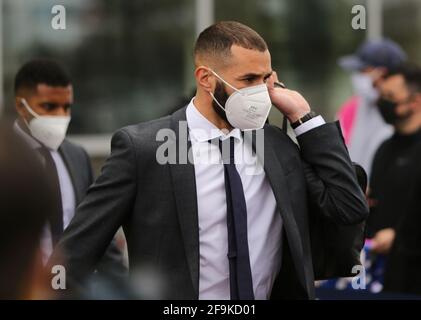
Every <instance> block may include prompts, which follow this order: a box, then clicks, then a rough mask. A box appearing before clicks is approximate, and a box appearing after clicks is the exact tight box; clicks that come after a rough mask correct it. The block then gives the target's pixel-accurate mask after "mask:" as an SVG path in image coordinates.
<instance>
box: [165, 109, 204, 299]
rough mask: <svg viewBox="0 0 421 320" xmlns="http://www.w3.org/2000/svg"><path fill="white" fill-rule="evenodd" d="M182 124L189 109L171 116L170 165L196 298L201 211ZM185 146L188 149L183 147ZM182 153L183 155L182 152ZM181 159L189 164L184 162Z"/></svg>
mask: <svg viewBox="0 0 421 320" xmlns="http://www.w3.org/2000/svg"><path fill="white" fill-rule="evenodd" d="M180 121H186V107H184V108H182V109H180V110H178V111H176V112H175V113H174V114H173V115H172V116H171V128H172V130H173V131H174V132H175V140H174V141H173V143H175V148H176V150H177V152H176V154H177V158H176V164H171V165H170V171H171V175H172V183H173V189H174V195H175V201H176V206H177V214H178V219H179V221H180V227H181V232H182V237H183V241H184V248H185V250H186V257H187V262H188V266H189V270H190V274H191V279H192V282H193V288H194V291H195V295H196V297H198V296H199V222H198V209H197V193H196V178H195V171H194V164H192V163H190V162H189V161H187V160H186V159H188V158H187V157H186V156H187V154H186V152H185V150H186V147H185V146H187V151H189V152H191V143H190V141H189V140H188V132H187V122H185V126H184V125H181V126H179V123H180ZM183 144H184V147H183ZM180 151H181V152H180ZM180 156H181V158H184V160H186V163H184V162H181V161H180Z"/></svg>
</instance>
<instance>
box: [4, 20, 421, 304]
mask: <svg viewBox="0 0 421 320" xmlns="http://www.w3.org/2000/svg"><path fill="white" fill-rule="evenodd" d="M194 57H195V70H194V76H195V79H196V85H197V91H196V94H195V97H194V98H193V99H192V100H191V101H190V102H189V104H188V106H187V107H184V106H181V105H180V108H179V109H178V110H177V111H175V112H174V113H173V114H172V115H170V116H168V117H164V118H161V119H159V120H155V121H152V122H148V123H141V124H137V125H133V126H129V127H126V128H123V129H121V130H119V131H117V133H116V134H115V135H114V136H113V139H112V142H111V145H112V152H111V155H110V157H109V158H108V159H107V160H106V162H105V164H104V167H103V168H102V170H101V174H100V175H99V177H97V178H96V179H95V178H94V175H93V171H92V168H91V164H90V159H89V156H88V155H87V153H86V151H85V150H84V149H83V148H81V147H80V146H76V145H74V144H73V143H71V142H69V141H68V140H67V139H66V133H67V128H68V125H69V122H70V120H71V108H72V105H73V101H74V97H73V90H74V86H73V84H72V81H71V80H70V77H69V76H68V74H67V73H66V72H65V71H64V69H63V68H62V67H61V66H60V64H59V63H57V62H54V61H52V60H47V59H36V60H32V61H29V62H27V63H25V64H24V65H23V66H22V67H21V68H20V70H18V71H17V73H16V77H15V87H14V95H15V101H14V102H15V109H16V114H17V117H16V120H15V121H14V122H6V121H3V122H2V127H1V134H0V150H2V151H1V153H0V197H1V201H0V225H2V226H3V230H4V232H2V233H1V236H0V237H1V239H2V241H0V256H1V259H0V271H1V272H0V279H1V281H0V298H2V299H55V298H75V297H76V298H111V299H112V298H116V299H118V298H127V299H131V298H139V299H140V298H146V299H148V298H149V299H151V298H152V299H161V298H162V299H234V300H236V299H245V300H251V299H269V298H273V299H276V298H295V299H312V298H315V294H314V290H315V288H314V283H315V280H318V274H319V268H318V267H317V265H318V264H317V260H318V259H319V257H318V256H317V254H315V252H319V251H317V250H316V249H317V248H315V246H316V244H315V243H316V242H313V241H310V238H311V237H314V234H318V233H317V232H316V231H315V229H316V228H319V225H316V224H314V223H313V216H314V215H318V216H319V217H320V218H321V219H325V220H326V221H329V223H333V224H335V225H338V226H339V225H357V224H361V223H363V224H364V226H365V227H364V228H362V229H361V230H362V231H361V232H363V233H361V234H359V235H358V236H361V237H363V238H364V239H365V248H364V252H365V257H363V259H362V260H361V261H362V263H363V264H364V265H365V266H366V269H367V272H368V273H367V274H368V276H367V281H368V282H369V289H368V290H370V291H371V292H380V291H383V292H390V293H395V294H410V295H420V296H421V275H420V274H419V272H418V268H421V249H420V248H421V214H420V210H421V203H419V202H420V201H421V200H420V199H421V198H420V197H419V193H420V192H421V167H420V166H419V165H418V164H419V162H418V161H421V69H420V67H418V66H416V65H415V64H412V63H409V62H408V58H407V56H406V54H405V53H404V51H403V50H402V49H401V48H400V47H399V45H398V44H396V43H395V42H393V41H391V40H388V39H384V40H377V41H368V42H365V43H364V44H363V45H362V46H361V47H360V48H359V49H358V50H357V52H356V53H355V54H353V55H350V56H346V57H344V58H343V59H341V60H340V62H339V63H340V65H341V66H342V67H343V68H344V69H345V70H347V71H348V72H350V73H351V74H352V85H353V87H354V90H355V95H354V96H353V97H351V98H350V99H349V100H348V101H347V102H346V103H345V104H344V105H343V106H342V107H341V108H339V111H338V115H337V117H338V120H339V123H340V126H339V125H338V124H337V123H326V122H325V121H324V119H323V117H322V116H320V115H317V114H315V113H314V112H313V111H311V108H310V105H311V103H308V102H307V101H306V99H305V98H304V97H303V96H302V95H301V94H299V93H298V92H295V91H292V90H289V89H287V88H286V87H285V85H284V84H283V83H282V82H280V81H279V79H278V77H277V74H276V72H274V71H273V70H272V66H271V61H270V53H269V49H268V47H267V44H266V43H265V41H264V40H263V38H261V36H260V35H258V34H257V33H256V32H255V31H254V30H252V29H250V28H249V27H247V26H245V25H243V24H240V23H237V22H219V23H216V24H214V25H212V26H210V27H209V28H207V29H206V30H204V31H203V32H202V33H201V34H200V36H199V37H198V39H197V41H196V45H195V51H194ZM272 105H273V106H274V107H276V108H277V109H278V110H279V111H280V112H281V113H282V114H283V115H284V116H285V117H286V118H287V119H288V120H289V122H290V124H291V126H292V128H293V129H294V130H293V131H294V135H295V136H296V137H297V141H298V145H299V147H297V145H296V144H295V143H294V142H293V140H292V139H291V138H290V137H288V135H287V134H286V133H285V132H284V131H282V130H280V129H279V128H277V127H276V126H273V125H271V124H269V123H268V121H267V117H268V114H269V110H270V108H271V106H272ZM182 122H184V123H186V122H187V125H188V132H187V130H186V133H185V134H189V139H188V141H189V145H190V146H191V147H192V150H193V153H192V154H193V158H194V160H195V161H194V163H193V164H192V163H187V164H184V163H183V164H177V163H176V164H170V165H168V164H167V165H162V164H159V163H157V161H156V152H157V149H159V148H160V146H161V144H160V143H158V142H159V141H158V140H157V139H156V137H157V134H158V132H159V130H161V129H174V131H175V132H176V133H177V134H180V132H181V131H182V130H181V129H180V128H179V126H178V125H179V124H180V123H182ZM250 130H251V131H259V130H261V131H264V133H265V138H264V139H265V151H264V152H265V153H264V155H265V156H264V163H263V167H264V170H261V172H260V173H259V174H254V175H250V174H247V172H248V170H249V169H250V163H253V161H251V162H250V161H248V160H253V159H254V158H253V153H254V152H255V149H256V148H255V146H254V145H253V143H251V144H248V142H247V139H246V135H245V134H244V132H247V131H250ZM177 139H178V137H177ZM180 139H181V138H180ZM215 139H216V140H218V141H219V148H218V143H216V144H215V143H209V142H211V141H214V140H215ZM186 141H187V139H186ZM228 143H229V144H228ZM224 145H225V146H226V147H227V148H225V149H228V150H230V155H231V156H230V157H228V158H225V157H224V155H225V154H224V150H225V149H224V147H223V146H224ZM169 150H171V148H169ZM240 150H243V152H244V154H242V156H243V157H245V160H244V162H238V161H237V160H238V158H237V157H238V153H239V152H240ZM204 151H206V152H209V153H210V154H211V155H212V157H213V158H217V159H219V160H221V161H222V162H220V163H219V165H215V164H208V163H202V162H200V161H199V160H200V159H198V158H197V157H199V155H200V154H201V152H204ZM177 152H181V151H177ZM234 155H235V163H234V162H232V160H234ZM178 156H179V154H178V153H177V159H178V158H179V157H178ZM181 158H182V156H181V155H180V159H181ZM259 161H262V160H261V159H259ZM259 161H257V162H259ZM357 164H358V165H360V166H362V168H364V170H365V172H366V175H367V177H368V187H367V189H366V190H364V189H365V185H366V184H367V183H365V182H364V183H362V182H361V181H362V180H361V179H360V177H363V178H362V179H363V180H364V178H365V177H364V171H361V172H362V173H361V172H359V173H358V174H356V171H355V168H358V169H360V167H358V166H357V167H356V165H357ZM254 165H257V164H254ZM260 165H261V163H260ZM253 172H255V171H253ZM364 193H365V194H364ZM120 227H122V228H123V229H124V233H125V236H126V239H127V244H128V255H129V266H127V261H125V259H124V256H123V253H122V252H121V248H119V246H118V245H117V244H116V239H115V234H116V232H117V230H118V229H119V228H120ZM358 230H360V229H358ZM319 231H320V230H319ZM358 232H359V231H358ZM333 241H335V239H333ZM336 241H339V242H340V241H342V240H341V238H340V237H338V238H337V239H336ZM346 245H347V246H349V247H347V248H346V249H350V250H351V249H355V244H352V245H348V244H346ZM357 247H358V245H357ZM358 249H361V247H358ZM357 251H358V250H357ZM335 258H338V259H340V258H341V256H338V257H335ZM54 265H63V266H65V270H66V277H65V278H66V285H65V287H66V289H65V290H54V289H53V288H51V277H52V276H54V274H51V270H52V267H53V266H54ZM346 267H347V268H348V267H349V269H350V270H349V272H350V271H351V267H352V265H349V266H348V265H347V266H346ZM332 268H333V269H335V268H336V267H332ZM332 268H330V270H332ZM128 269H130V271H129V272H128ZM327 269H329V268H328V267H327V266H326V270H327ZM326 270H324V269H323V270H321V271H320V273H321V274H327V272H325V271H326ZM335 270H336V269H335ZM335 270H333V271H332V272H331V273H329V275H330V277H335V276H336V277H338V276H341V275H343V274H342V272H339V271H337V270H336V271H335ZM128 273H130V277H131V278H130V279H131V280H130V281H129V280H128V279H129V275H128Z"/></svg>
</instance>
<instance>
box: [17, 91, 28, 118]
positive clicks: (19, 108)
mask: <svg viewBox="0 0 421 320" xmlns="http://www.w3.org/2000/svg"><path fill="white" fill-rule="evenodd" d="M22 99H23V98H22V97H20V96H16V97H15V109H16V112H17V113H18V115H19V116H20V117H22V118H25V117H26V114H27V112H26V109H25V106H24V105H23V103H22Z"/></svg>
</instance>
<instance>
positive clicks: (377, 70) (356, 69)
mask: <svg viewBox="0 0 421 320" xmlns="http://www.w3.org/2000/svg"><path fill="white" fill-rule="evenodd" d="M405 60H406V55H405V53H404V52H403V51H402V49H401V48H400V47H399V46H398V45H397V44H396V43H395V42H393V41H391V40H388V39H384V40H375V41H367V42H365V43H363V44H362V45H361V47H360V48H358V50H357V52H356V53H355V54H353V55H349V56H345V57H343V58H341V59H340V60H339V65H340V66H341V67H342V68H344V69H345V70H347V71H349V72H351V73H352V75H351V81H352V86H353V88H354V93H355V95H354V96H353V97H351V98H350V99H349V100H348V101H347V102H345V103H344V105H343V106H342V107H341V108H340V110H339V111H338V115H337V117H338V119H339V121H340V123H341V128H342V132H343V135H344V138H345V143H346V144H347V146H348V149H349V154H350V156H351V159H352V160H353V161H355V162H357V163H358V164H360V165H361V166H362V167H363V168H364V169H365V171H366V172H367V175H368V176H370V173H371V165H372V161H373V156H374V153H375V152H376V150H377V148H378V147H379V145H380V144H381V143H382V142H383V141H384V140H385V139H387V138H388V137H390V135H391V134H392V127H391V126H390V125H389V124H387V123H385V122H384V121H383V119H382V118H381V116H380V114H379V112H378V110H377V108H376V101H377V98H378V95H379V94H378V86H379V85H380V84H381V83H382V81H383V77H384V75H385V74H387V73H388V72H390V71H393V70H395V69H396V68H397V67H399V66H400V65H401V64H402V63H403V62H404V61H405Z"/></svg>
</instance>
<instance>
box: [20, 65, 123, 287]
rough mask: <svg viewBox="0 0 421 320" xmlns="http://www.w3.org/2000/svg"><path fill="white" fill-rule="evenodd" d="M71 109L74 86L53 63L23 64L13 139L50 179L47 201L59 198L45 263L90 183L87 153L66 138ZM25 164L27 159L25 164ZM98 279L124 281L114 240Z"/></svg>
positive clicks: (45, 240) (46, 238) (44, 243)
mask: <svg viewBox="0 0 421 320" xmlns="http://www.w3.org/2000/svg"><path fill="white" fill-rule="evenodd" d="M72 104H73V85H72V83H71V80H70V78H69V76H68V75H67V74H66V72H65V71H64V70H63V68H62V67H61V66H60V65H59V64H58V63H56V62H54V61H52V60H48V59H36V60H32V61H29V62H27V63H26V64H24V65H23V66H22V67H21V69H20V70H19V71H18V72H17V74H16V77H15V107H16V111H17V113H18V115H19V116H18V119H17V120H16V122H15V124H14V130H15V132H16V134H17V135H18V136H19V137H21V138H22V139H23V140H24V141H25V143H26V144H27V145H28V146H29V147H30V148H31V149H32V150H34V152H35V155H36V156H37V157H39V158H40V159H41V161H42V163H43V166H44V172H45V173H46V174H49V175H51V177H52V181H53V182H52V183H53V185H54V186H55V187H54V189H53V194H51V196H52V198H56V199H58V201H56V202H55V203H54V205H55V208H54V210H52V211H51V214H50V215H49V216H48V217H47V221H48V223H47V224H46V226H45V228H44V232H43V235H42V237H41V242H40V246H41V250H42V258H43V261H44V263H46V262H47V260H48V258H49V256H50V255H51V253H52V251H53V248H54V247H55V245H56V243H57V242H58V241H59V239H60V237H61V234H62V233H63V231H64V229H66V227H67V225H68V224H69V223H70V221H71V220H72V219H73V216H74V214H75V209H76V207H77V205H78V204H79V203H80V202H81V201H82V200H83V198H84V197H85V194H86V192H87V190H88V187H89V186H90V185H91V184H92V182H93V172H92V168H91V163H90V159H89V157H88V154H87V153H86V151H85V150H84V149H82V148H81V147H79V146H77V145H74V144H73V143H71V142H70V141H68V140H67V139H66V132H67V128H68V125H69V122H70V119H71V108H72ZM27 161H28V162H30V161H31V159H27ZM97 271H98V277H104V278H108V279H110V280H112V281H119V279H123V278H124V277H125V273H126V267H125V265H124V263H123V255H122V253H121V252H120V250H119V249H118V248H117V247H116V245H115V243H114V241H113V242H112V243H111V245H110V247H109V248H108V250H107V251H106V254H105V255H104V257H103V258H102V262H101V263H100V264H99V265H98V268H97Z"/></svg>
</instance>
